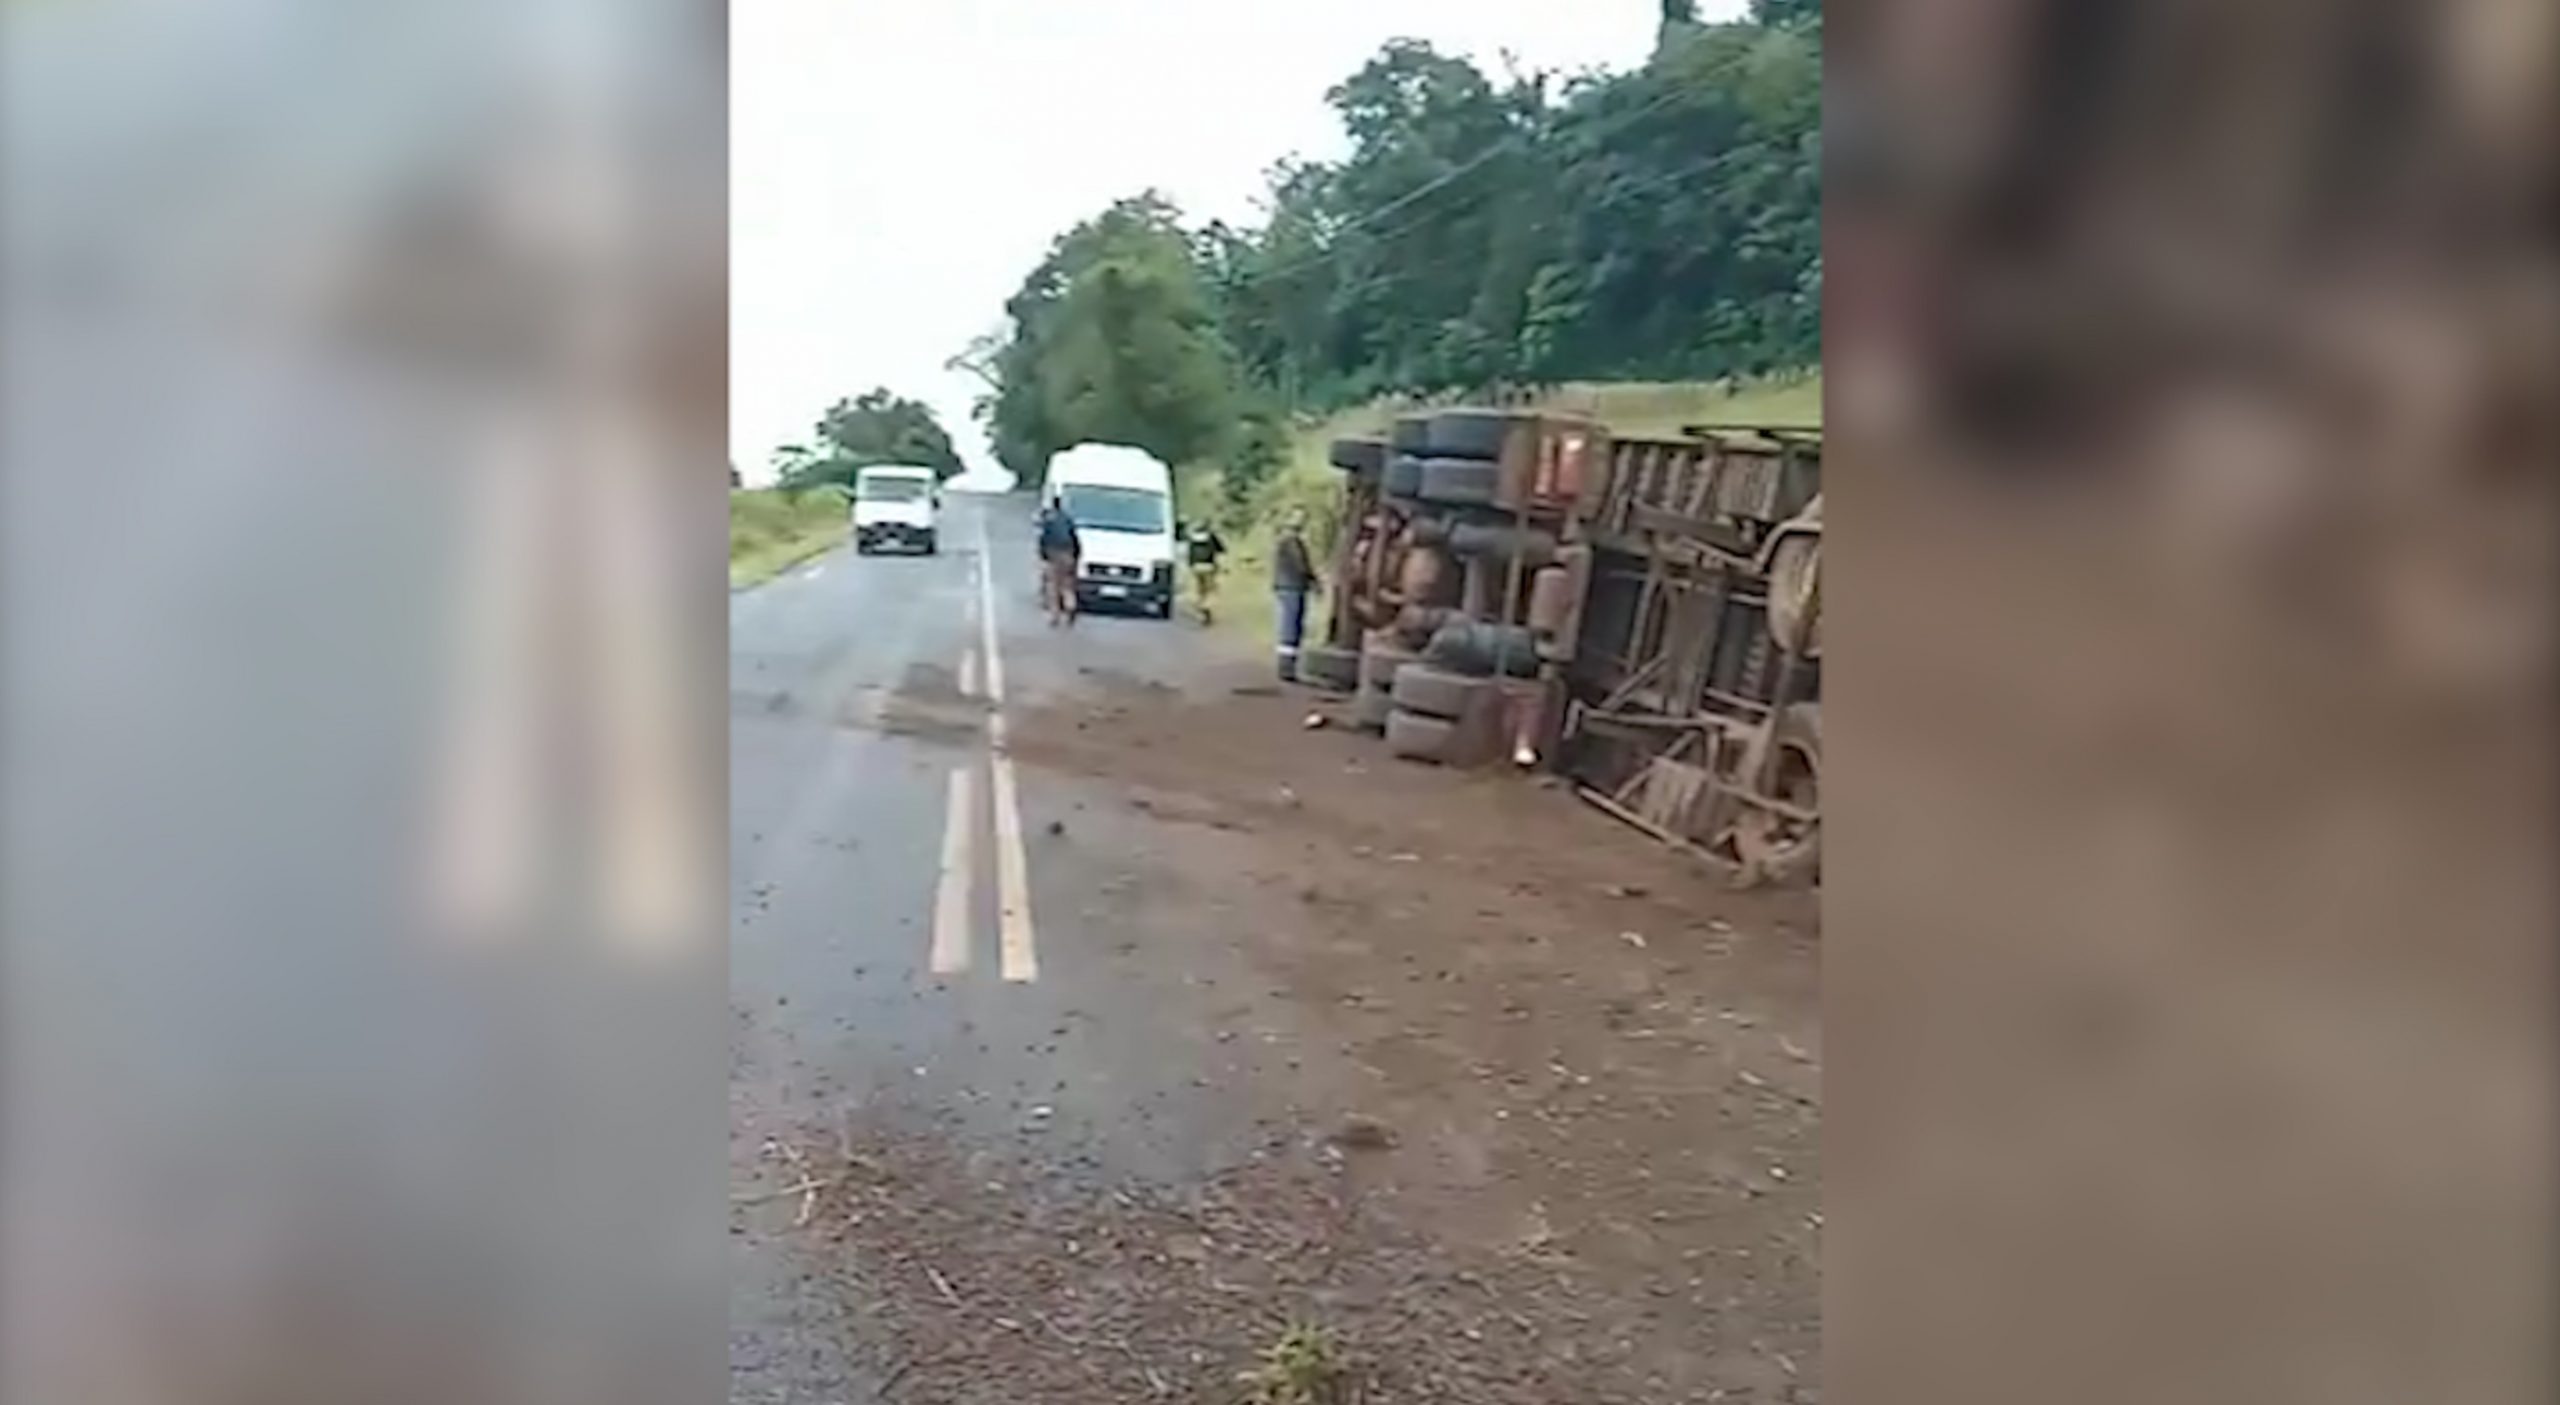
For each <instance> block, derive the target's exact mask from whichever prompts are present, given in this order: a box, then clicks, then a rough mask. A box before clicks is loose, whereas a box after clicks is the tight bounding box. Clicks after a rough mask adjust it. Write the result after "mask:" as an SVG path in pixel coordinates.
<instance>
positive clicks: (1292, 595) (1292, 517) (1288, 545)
mask: <svg viewBox="0 0 2560 1405" xmlns="http://www.w3.org/2000/svg"><path fill="white" fill-rule="evenodd" d="M1322 584H1323V582H1322V581H1321V580H1319V579H1318V578H1317V576H1316V566H1315V561H1314V559H1313V558H1312V557H1311V556H1310V555H1309V554H1308V552H1307V514H1306V512H1305V511H1304V510H1303V509H1292V510H1291V511H1290V513H1289V516H1288V517H1287V518H1286V519H1285V520H1284V521H1282V522H1281V524H1280V540H1279V542H1278V543H1277V545H1276V546H1275V547H1274V548H1273V551H1272V555H1271V603H1272V606H1273V609H1274V610H1275V611H1276V612H1277V615H1278V619H1277V625H1278V628H1277V629H1276V630H1275V631H1274V637H1275V639H1276V641H1277V648H1278V651H1279V663H1280V677H1281V678H1282V679H1283V680H1284V681H1287V682H1291V683H1295V682H1297V681H1298V645H1299V642H1300V641H1301V640H1302V639H1304V638H1305V636H1306V632H1307V596H1308V595H1309V594H1310V593H1311V592H1313V591H1314V590H1316V589H1317V588H1318V587H1320V586H1321V585H1322Z"/></svg>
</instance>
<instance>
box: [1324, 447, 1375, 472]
mask: <svg viewBox="0 0 2560 1405" xmlns="http://www.w3.org/2000/svg"><path fill="white" fill-rule="evenodd" d="M1387 453H1388V450H1387V441H1386V440H1384V439H1336V440H1334V441H1333V450H1332V453H1331V455H1330V457H1331V458H1332V460H1333V466H1334V467H1336V468H1338V469H1341V470H1342V471H1343V472H1345V473H1377V472H1378V471H1380V470H1381V469H1384V468H1385V467H1386V466H1387Z"/></svg>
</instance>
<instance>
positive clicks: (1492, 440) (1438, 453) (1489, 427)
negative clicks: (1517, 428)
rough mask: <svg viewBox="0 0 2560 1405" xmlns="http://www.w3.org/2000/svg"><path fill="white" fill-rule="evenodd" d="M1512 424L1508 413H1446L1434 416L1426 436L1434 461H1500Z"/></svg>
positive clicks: (1456, 411) (1473, 411) (1483, 411)
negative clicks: (1439, 459) (1436, 459)
mask: <svg viewBox="0 0 2560 1405" xmlns="http://www.w3.org/2000/svg"><path fill="white" fill-rule="evenodd" d="M1511 423H1512V421H1511V415H1510V413H1509V412H1508V411H1505V410H1443V411H1441V412H1440V413H1438V414H1436V415H1433V416H1432V417H1431V427H1430V428H1429V429H1428V430H1426V431H1424V437H1425V441H1426V442H1427V443H1428V444H1429V445H1430V448H1431V454H1432V456H1433V457H1434V458H1444V459H1485V460H1491V459H1498V458H1501V457H1502V447H1503V444H1504V443H1505V442H1506V441H1508V440H1509V439H1510V437H1511Z"/></svg>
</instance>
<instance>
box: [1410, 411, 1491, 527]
mask: <svg viewBox="0 0 2560 1405" xmlns="http://www.w3.org/2000/svg"><path fill="white" fill-rule="evenodd" d="M1511 426H1512V416H1511V415H1510V414H1508V413H1507V412H1505V411H1501V410H1442V411H1439V412H1438V413H1436V414H1427V415H1406V416H1403V417H1402V418H1400V419H1398V420H1397V421H1396V423H1395V429H1394V431H1393V432H1392V433H1391V434H1390V435H1389V438H1388V448H1389V452H1388V456H1387V459H1386V466H1385V470H1384V474H1383V478H1382V481H1381V483H1380V488H1381V490H1382V491H1383V492H1385V494H1386V495H1387V496H1388V497H1390V498H1395V499H1399V500H1402V501H1405V502H1409V503H1428V504H1432V505H1435V506H1440V507H1491V506H1493V505H1494V504H1495V503H1496V502H1498V501H1499V500H1500V499H1501V496H1502V451H1503V447H1504V445H1505V444H1507V443H1508V442H1509V440H1510V437H1511Z"/></svg>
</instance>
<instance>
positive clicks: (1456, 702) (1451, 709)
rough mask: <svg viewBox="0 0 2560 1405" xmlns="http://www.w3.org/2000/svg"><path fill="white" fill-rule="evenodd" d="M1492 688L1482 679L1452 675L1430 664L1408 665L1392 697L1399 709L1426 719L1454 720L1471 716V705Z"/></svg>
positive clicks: (1401, 671) (1398, 677) (1400, 673)
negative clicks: (1469, 712) (1469, 711)
mask: <svg viewBox="0 0 2560 1405" xmlns="http://www.w3.org/2000/svg"><path fill="white" fill-rule="evenodd" d="M1487 686H1488V685H1487V684H1486V682H1485V680H1483V679H1481V678H1469V677H1467V676H1465V675H1464V674H1458V673H1448V672H1444V671H1442V670H1440V669H1437V668H1433V667H1432V666H1431V665H1429V664H1421V663H1413V664H1406V665H1405V666H1404V667H1402V668H1400V669H1397V670H1396V675H1395V684H1394V690H1393V693H1392V696H1393V697H1394V698H1395V702H1396V707H1397V708H1398V709H1399V710H1401V711H1404V712H1409V713H1414V714H1417V715H1419V716H1423V717H1438V718H1443V719H1454V718H1459V717H1464V716H1466V715H1467V705H1468V703H1470V702H1472V701H1473V700H1474V698H1475V696H1476V694H1478V693H1480V692H1483V691H1484V690H1485V688H1486V687H1487Z"/></svg>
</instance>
